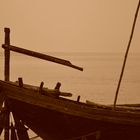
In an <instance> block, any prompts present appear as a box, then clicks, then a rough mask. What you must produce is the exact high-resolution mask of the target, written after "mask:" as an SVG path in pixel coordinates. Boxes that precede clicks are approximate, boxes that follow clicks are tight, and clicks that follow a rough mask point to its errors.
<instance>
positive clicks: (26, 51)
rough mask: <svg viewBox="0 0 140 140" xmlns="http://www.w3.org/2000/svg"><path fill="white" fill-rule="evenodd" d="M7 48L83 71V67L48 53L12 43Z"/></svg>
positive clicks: (4, 46)
mask: <svg viewBox="0 0 140 140" xmlns="http://www.w3.org/2000/svg"><path fill="white" fill-rule="evenodd" d="M2 47H3V48H4V49H6V48H7V46H6V45H5V44H3V45H2ZM9 49H10V50H11V51H14V52H18V53H22V54H25V55H29V56H32V57H36V58H40V59H43V60H47V61H51V62H55V63H58V64H62V65H65V66H69V67H72V68H74V69H77V70H80V71H83V68H81V67H78V66H75V65H73V64H72V63H71V62H70V61H68V60H64V59H60V58H56V57H53V56H49V55H46V54H42V53H38V52H35V51H31V50H27V49H23V48H19V47H16V46H12V45H10V46H9Z"/></svg>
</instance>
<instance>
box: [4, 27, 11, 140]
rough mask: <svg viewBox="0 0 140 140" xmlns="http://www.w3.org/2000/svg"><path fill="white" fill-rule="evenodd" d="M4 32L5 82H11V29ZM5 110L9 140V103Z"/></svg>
mask: <svg viewBox="0 0 140 140" xmlns="http://www.w3.org/2000/svg"><path fill="white" fill-rule="evenodd" d="M4 32H5V42H4V43H5V45H6V48H5V50H4V54H5V68H4V76H5V77H4V78H5V81H9V80H10V78H9V77H10V50H9V48H8V47H9V45H10V29H9V28H4ZM5 109H6V113H5V131H4V140H9V124H10V120H9V115H10V112H9V109H8V105H7V101H5Z"/></svg>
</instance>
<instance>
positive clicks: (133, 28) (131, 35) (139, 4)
mask: <svg viewBox="0 0 140 140" xmlns="http://www.w3.org/2000/svg"><path fill="white" fill-rule="evenodd" d="M139 8H140V0H139V2H138V6H137V9H136V13H135V17H134V21H133V25H132V30H131V34H130V39H129V41H128V45H127V49H126V53H125V57H124V61H123V66H122V71H121V74H120V79H119V82H118V86H117V90H116V95H115V100H114V109H115V107H116V102H117V97H118V93H119V89H120V85H121V81H122V77H123V73H124V69H125V65H126V60H127V56H128V52H129V49H130V45H131V42H132V38H133V34H134V30H135V25H136V21H137V17H138V13H139Z"/></svg>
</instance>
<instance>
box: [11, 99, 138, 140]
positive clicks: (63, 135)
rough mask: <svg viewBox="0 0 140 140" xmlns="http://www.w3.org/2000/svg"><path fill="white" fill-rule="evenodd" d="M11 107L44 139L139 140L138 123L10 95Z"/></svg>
mask: <svg viewBox="0 0 140 140" xmlns="http://www.w3.org/2000/svg"><path fill="white" fill-rule="evenodd" d="M9 106H10V109H11V111H12V112H13V113H14V114H15V115H16V116H17V117H18V118H19V119H20V120H22V121H23V122H24V123H25V124H26V125H27V126H28V127H29V128H31V129H32V130H33V131H34V132H36V133H37V134H38V135H39V136H41V137H42V138H43V139H44V140H47V139H48V140H70V139H77V140H78V139H80V138H82V137H86V138H87V139H88V140H94V139H101V140H112V139H113V140H132V139H133V140H138V139H140V135H139V134H140V126H136V125H132V124H131V125H130V124H129V125H128V124H118V123H114V122H108V121H107V122H106V121H99V120H96V119H94V118H92V119H89V118H86V117H83V116H76V115H74V114H73V115H70V114H67V113H62V112H58V111H55V110H50V109H46V108H42V107H39V106H34V105H31V104H28V103H25V102H21V101H17V100H13V99H10V100H9Z"/></svg>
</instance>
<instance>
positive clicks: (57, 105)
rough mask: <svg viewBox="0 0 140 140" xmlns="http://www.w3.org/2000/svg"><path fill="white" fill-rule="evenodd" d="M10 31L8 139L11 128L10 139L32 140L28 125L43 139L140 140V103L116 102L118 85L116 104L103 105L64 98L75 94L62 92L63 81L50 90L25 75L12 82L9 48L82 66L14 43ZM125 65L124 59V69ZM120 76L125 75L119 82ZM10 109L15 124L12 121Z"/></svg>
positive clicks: (3, 85) (3, 88)
mask: <svg viewBox="0 0 140 140" xmlns="http://www.w3.org/2000/svg"><path fill="white" fill-rule="evenodd" d="M139 5H140V2H139ZM138 8H139V7H138ZM137 12H138V10H137ZM136 15H137V14H136ZM133 29H134V26H133ZM9 32H10V30H9V29H8V28H6V29H5V44H4V45H3V46H2V47H3V48H4V49H5V80H4V81H3V80H0V134H1V132H2V130H3V128H4V129H5V132H4V136H5V137H4V138H5V140H9V130H11V140H17V136H18V139H19V140H29V136H28V133H27V127H28V128H30V129H31V130H33V131H34V132H35V133H36V134H37V135H38V136H40V137H41V138H42V139H43V140H140V105H139V104H134V105H116V100H117V94H118V91H119V86H118V89H117V92H116V93H117V94H116V97H115V101H114V104H113V105H100V104H96V103H93V102H91V101H87V103H83V102H80V98H79V97H78V98H77V100H76V101H74V100H71V99H68V98H64V97H63V96H69V97H70V96H72V94H71V93H67V92H60V85H61V84H60V83H58V84H57V85H56V87H55V89H47V88H44V87H43V83H41V84H40V86H39V87H37V86H32V85H27V84H24V83H23V81H22V78H19V80H18V82H11V81H10V74H9V73H10V71H9V66H10V65H9V62H10V51H15V52H18V53H23V54H26V55H30V56H33V57H38V58H41V59H45V60H48V61H52V62H55V63H59V64H63V65H66V66H69V67H72V68H75V69H78V70H83V69H82V68H81V67H78V66H75V65H73V64H71V63H70V62H69V61H67V60H62V59H59V58H55V57H51V56H47V55H44V54H40V53H37V52H33V51H29V50H25V49H21V48H18V47H15V46H12V45H10V37H9ZM132 35H133V31H132V34H131V37H132ZM130 42H131V41H130ZM130 42H129V45H130ZM129 45H128V47H129ZM127 52H128V51H127ZM125 58H127V55H126V57H125ZM125 60H126V59H125ZM124 66H125V61H124V65H123V69H122V71H123V70H124ZM122 73H123V72H122ZM121 78H122V74H121V77H120V81H119V84H118V85H120V82H121ZM3 102H4V108H3ZM10 112H12V114H13V118H14V124H13V123H11V124H10V120H9V114H10Z"/></svg>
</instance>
